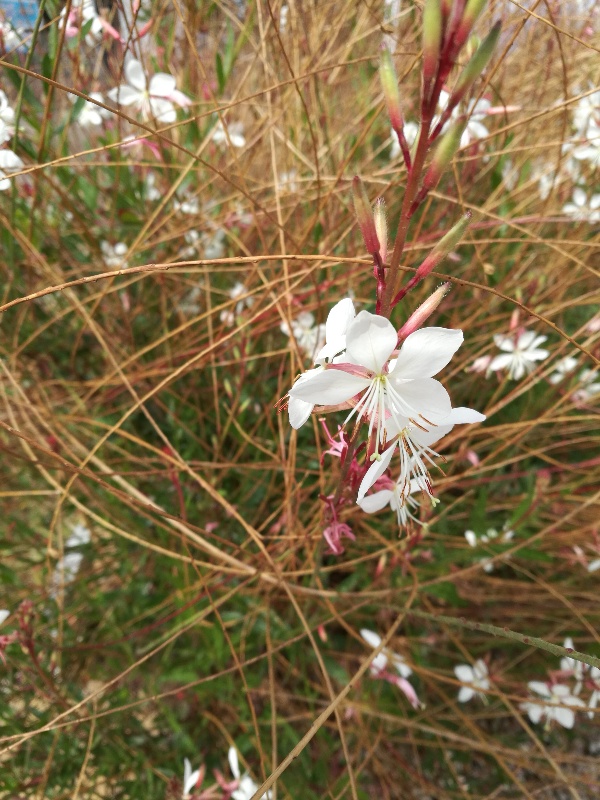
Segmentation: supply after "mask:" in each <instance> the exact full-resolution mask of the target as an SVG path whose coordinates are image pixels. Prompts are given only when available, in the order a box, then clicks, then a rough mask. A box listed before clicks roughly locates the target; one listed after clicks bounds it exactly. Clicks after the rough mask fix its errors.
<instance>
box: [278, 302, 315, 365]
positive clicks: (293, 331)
mask: <svg viewBox="0 0 600 800" xmlns="http://www.w3.org/2000/svg"><path fill="white" fill-rule="evenodd" d="M280 327H281V332H282V333H285V334H286V335H287V336H289V337H290V339H291V338H294V339H295V340H296V344H297V345H298V347H299V348H300V350H302V352H304V353H305V354H306V355H307V356H308V357H309V358H311V359H314V358H315V357H316V355H317V353H318V352H319V351H320V350H321V348H322V347H323V345H324V344H325V325H323V324H322V323H321V324H320V325H316V324H315V317H314V314H311V312H310V311H302V312H301V313H300V314H298V316H297V317H296V318H295V319H293V320H292V322H291V326H288V324H287V322H282V323H281V326H280Z"/></svg>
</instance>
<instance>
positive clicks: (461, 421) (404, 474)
mask: <svg viewBox="0 0 600 800" xmlns="http://www.w3.org/2000/svg"><path fill="white" fill-rule="evenodd" d="M436 383H437V381H436ZM484 420H485V416H484V415H483V414H480V413H479V412H478V411H474V410H473V409H472V408H463V407H460V408H453V409H452V410H451V411H450V414H449V415H448V416H447V417H445V418H444V419H441V420H439V421H438V422H437V423H436V424H432V425H431V427H429V428H428V427H427V425H428V424H429V422H430V420H428V421H427V422H425V420H422V421H421V422H420V423H416V422H415V420H413V419H411V418H405V419H404V421H403V422H404V427H403V428H401V429H400V428H398V425H397V423H396V422H395V421H394V420H388V421H387V422H386V424H385V429H386V433H387V439H388V441H391V440H392V439H395V437H398V438H397V439H396V440H395V441H393V442H392V444H391V446H390V447H388V449H387V450H386V451H385V452H384V453H383V455H382V456H381V458H380V459H375V460H374V462H373V464H372V465H371V466H370V467H369V469H368V470H367V472H366V473H365V476H364V478H363V480H362V483H361V484H360V487H359V490H358V496H357V498H356V502H357V503H358V504H359V505H361V506H362V501H363V498H364V497H365V495H366V493H367V492H368V491H369V489H370V488H371V487H372V486H373V485H374V484H375V483H376V482H377V481H378V480H379V478H380V477H381V476H382V475H383V473H384V472H385V471H386V470H387V468H388V467H389V465H390V463H391V460H392V457H393V455H394V453H395V452H396V449H398V451H399V454H400V477H399V478H398V481H397V485H401V484H402V483H403V482H405V481H409V480H410V485H409V491H408V494H407V493H406V489H405V490H404V498H405V502H409V503H410V504H411V505H417V503H416V501H414V500H412V498H410V497H409V496H410V494H412V493H413V492H414V491H416V488H415V484H414V483H413V481H416V486H417V487H418V488H419V489H420V491H422V492H425V493H426V494H428V495H429V496H430V497H432V501H433V496H432V489H431V482H430V479H429V473H428V471H427V467H426V466H425V463H424V461H428V462H429V463H433V462H432V456H437V455H438V454H437V453H436V452H435V451H434V450H432V449H431V445H432V444H434V443H435V442H437V441H438V440H439V439H441V438H442V437H444V436H446V435H447V434H448V433H450V431H451V430H452V428H453V427H454V426H455V425H465V424H472V423H474V422H483V421H484ZM413 475H414V477H412V478H411V476H413ZM401 498H402V490H401V489H400V490H399V491H398V493H397V494H396V497H395V499H396V502H399V501H400V500H401ZM396 510H397V512H398V515H399V518H400V519H402V518H403V516H404V514H405V513H406V516H407V517H408V516H411V515H410V514H409V512H408V510H407V509H406V508H404V509H403V508H401V507H400V506H398V507H397V509H396ZM413 519H414V517H413Z"/></svg>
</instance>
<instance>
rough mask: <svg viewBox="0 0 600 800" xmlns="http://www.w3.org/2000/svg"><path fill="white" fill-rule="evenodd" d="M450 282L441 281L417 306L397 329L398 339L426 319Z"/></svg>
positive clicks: (403, 337) (405, 335) (411, 331)
mask: <svg viewBox="0 0 600 800" xmlns="http://www.w3.org/2000/svg"><path fill="white" fill-rule="evenodd" d="M450 288H451V286H450V283H443V284H442V285H441V286H440V287H439V288H438V289H436V290H435V292H434V293H433V294H432V295H431V296H430V297H428V298H427V300H425V302H424V303H421V305H420V306H419V307H418V308H417V310H416V311H413V313H412V314H411V315H410V317H409V318H408V319H407V320H406V322H405V323H404V325H403V326H402V327H401V328H400V330H399V331H398V341H401V340H402V339H406V337H407V336H410V334H411V333H414V332H415V331H416V330H417V329H418V328H420V327H421V325H422V324H423V323H424V322H425V320H426V319H428V318H429V317H430V316H431V314H433V312H434V311H435V310H436V308H437V307H438V306H439V304H440V303H441V302H442V300H443V299H444V297H445V296H446V295H447V294H448V292H449V291H450Z"/></svg>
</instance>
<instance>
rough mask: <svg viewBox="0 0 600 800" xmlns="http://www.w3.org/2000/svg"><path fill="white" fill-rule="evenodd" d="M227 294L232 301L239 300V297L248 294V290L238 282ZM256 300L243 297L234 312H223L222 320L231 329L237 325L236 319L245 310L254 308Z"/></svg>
mask: <svg viewBox="0 0 600 800" xmlns="http://www.w3.org/2000/svg"><path fill="white" fill-rule="evenodd" d="M227 294H228V295H229V297H230V298H231V299H232V300H237V298H238V297H242V295H245V294H248V289H247V288H246V287H245V285H244V284H243V283H240V281H238V282H237V283H236V284H235V285H234V286H233V287H232V288H231V289H230V290H229V291H228V292H227ZM254 300H255V298H254V297H252V296H249V297H242V299H241V300H238V301H237V303H236V304H235V307H234V309H233V310H231V309H224V310H223V311H221V314H220V320H221V322H224V323H225V324H226V325H228V326H229V327H231V326H232V325H233V324H234V323H235V318H236V317H239V315H240V314H241V313H242V311H243V310H244V309H245V308H252V306H253V305H254Z"/></svg>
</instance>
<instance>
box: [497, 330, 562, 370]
mask: <svg viewBox="0 0 600 800" xmlns="http://www.w3.org/2000/svg"><path fill="white" fill-rule="evenodd" d="M546 338H547V337H546V336H536V334H535V331H523V333H521V334H519V335H518V336H515V335H511V336H503V335H502V334H496V335H495V336H494V342H495V343H496V346H497V347H499V348H500V350H503V351H504V352H503V353H502V354H501V355H499V356H496V357H495V358H494V359H492V362H491V364H490V366H489V368H490V370H491V371H492V372H494V371H495V370H500V369H505V370H508V377H509V378H511V379H512V380H515V381H518V380H520V379H521V378H522V377H523V376H524V375H526V374H527V373H528V372H531V370H532V369H533V368H534V366H535V362H536V361H543V360H544V359H545V358H547V357H548V355H549V353H548V351H547V350H540V349H539V345H540V344H542V343H543V342H545V341H546Z"/></svg>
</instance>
